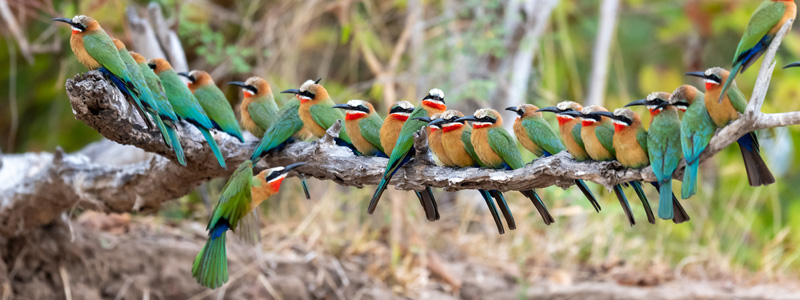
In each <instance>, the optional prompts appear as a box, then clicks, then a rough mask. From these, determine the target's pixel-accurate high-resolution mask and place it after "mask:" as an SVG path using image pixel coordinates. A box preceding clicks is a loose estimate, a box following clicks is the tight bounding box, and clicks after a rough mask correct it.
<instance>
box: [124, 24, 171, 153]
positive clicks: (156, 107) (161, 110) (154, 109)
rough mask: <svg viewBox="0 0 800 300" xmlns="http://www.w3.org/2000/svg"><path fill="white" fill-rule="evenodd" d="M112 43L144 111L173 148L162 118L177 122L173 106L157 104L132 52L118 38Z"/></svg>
mask: <svg viewBox="0 0 800 300" xmlns="http://www.w3.org/2000/svg"><path fill="white" fill-rule="evenodd" d="M111 41H113V42H114V46H115V47H116V48H117V51H118V52H119V56H120V58H121V59H122V62H123V63H125V68H126V69H127V70H128V73H129V74H131V82H132V83H133V86H134V87H135V88H136V90H138V91H139V95H140V97H139V98H140V99H141V104H142V105H143V108H144V110H145V111H146V112H147V113H148V114H149V115H150V117H151V118H152V119H153V121H154V122H155V123H156V125H157V126H158V131H160V132H161V137H162V138H164V142H165V143H166V144H167V145H168V146H170V147H172V145H171V140H170V138H169V133H168V132H167V129H166V126H165V125H164V121H162V120H161V118H162V117H164V118H167V119H169V120H171V121H173V122H177V121H178V116H176V115H175V112H174V111H172V106H171V105H170V106H169V107H164V105H163V104H162V102H157V101H156V100H155V96H154V95H153V92H152V91H151V90H150V87H149V86H148V84H147V80H146V79H145V78H144V74H143V73H142V69H141V68H140V67H139V64H137V63H136V60H135V59H134V58H133V56H131V54H130V52H128V50H127V49H126V48H125V44H124V43H122V41H120V40H119V39H116V38H112V39H111ZM167 104H169V103H167Z"/></svg>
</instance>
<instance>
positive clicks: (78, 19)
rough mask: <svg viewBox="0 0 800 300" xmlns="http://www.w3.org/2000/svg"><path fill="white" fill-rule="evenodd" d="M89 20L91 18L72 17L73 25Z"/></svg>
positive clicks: (82, 16) (83, 16)
mask: <svg viewBox="0 0 800 300" xmlns="http://www.w3.org/2000/svg"><path fill="white" fill-rule="evenodd" d="M87 18H89V17H87V16H85V15H77V16H75V17H72V23H81V22H82V21H83V20H86V19H87Z"/></svg>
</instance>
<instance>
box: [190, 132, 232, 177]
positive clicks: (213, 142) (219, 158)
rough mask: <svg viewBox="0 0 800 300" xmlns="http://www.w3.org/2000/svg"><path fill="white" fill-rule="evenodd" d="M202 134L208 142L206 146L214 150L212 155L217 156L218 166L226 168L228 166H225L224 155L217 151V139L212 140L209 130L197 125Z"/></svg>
mask: <svg viewBox="0 0 800 300" xmlns="http://www.w3.org/2000/svg"><path fill="white" fill-rule="evenodd" d="M197 129H199V130H200V132H201V133H203V136H204V137H205V138H206V142H208V146H209V147H211V151H212V152H214V156H216V157H217V162H218V163H219V166H220V167H222V168H223V169H227V168H228V167H226V166H225V157H224V156H222V152H220V151H219V146H217V141H216V140H214V137H213V136H212V135H211V132H209V131H208V129H205V128H202V127H197Z"/></svg>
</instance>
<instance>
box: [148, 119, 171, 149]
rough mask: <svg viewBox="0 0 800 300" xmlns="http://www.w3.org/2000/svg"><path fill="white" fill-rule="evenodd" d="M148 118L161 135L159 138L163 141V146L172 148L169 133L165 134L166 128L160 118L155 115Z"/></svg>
mask: <svg viewBox="0 0 800 300" xmlns="http://www.w3.org/2000/svg"><path fill="white" fill-rule="evenodd" d="M150 117H151V118H153V120H154V121H155V122H156V127H157V128H158V131H159V132H160V133H161V138H162V139H164V144H166V145H167V147H170V148H172V140H171V139H170V137H169V133H168V132H167V128H166V126H164V121H162V120H161V118H159V117H158V115H157V114H155V113H151V114H150Z"/></svg>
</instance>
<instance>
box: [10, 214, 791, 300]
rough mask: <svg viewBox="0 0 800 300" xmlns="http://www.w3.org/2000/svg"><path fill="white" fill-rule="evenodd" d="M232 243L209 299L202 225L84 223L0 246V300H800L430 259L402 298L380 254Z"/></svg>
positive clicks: (620, 275)
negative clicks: (222, 279)
mask: <svg viewBox="0 0 800 300" xmlns="http://www.w3.org/2000/svg"><path fill="white" fill-rule="evenodd" d="M231 240H233V241H234V242H231V243H230V244H229V263H230V266H229V270H230V272H231V274H230V282H229V283H228V284H227V285H226V286H224V287H223V288H220V289H218V290H208V289H205V288H203V287H201V286H200V285H198V284H197V283H196V282H195V281H194V279H193V278H192V277H191V275H190V268H191V262H192V260H193V258H194V256H195V255H196V254H197V251H198V250H199V249H200V248H201V247H202V245H203V243H204V242H205V233H204V227H203V226H202V225H200V224H197V223H185V224H163V223H159V222H158V221H155V219H154V218H136V219H134V220H132V219H131V217H130V216H129V215H127V214H124V215H104V214H97V213H84V214H83V215H81V216H80V217H79V218H78V219H77V220H76V221H72V222H70V223H68V224H67V223H60V224H54V225H51V226H48V227H45V228H42V229H41V230H36V231H34V232H31V233H30V234H28V235H26V236H24V237H21V238H15V239H9V240H0V251H2V253H1V254H2V261H0V296H2V297H1V298H0V299H87V300H92V299H395V298H399V299H402V298H418V299H489V298H491V299H521V298H529V299H800V290H798V289H797V288H796V287H792V286H796V285H794V284H793V283H791V282H784V283H781V284H775V283H770V284H766V283H758V282H748V281H747V280H740V279H736V280H734V279H730V280H715V281H704V280H696V279H694V278H689V277H687V278H683V277H681V278H673V277H672V276H669V275H664V274H673V272H671V271H670V270H664V272H656V274H655V275H654V274H652V273H649V274H638V273H635V272H631V271H630V270H628V269H627V268H625V267H624V266H622V265H614V266H597V267H582V268H581V270H580V271H577V272H575V273H569V272H564V271H555V272H552V274H550V275H549V277H548V278H547V279H546V280H542V281H540V282H537V283H535V284H527V283H523V282H520V281H519V280H518V279H517V278H515V277H514V276H512V275H510V274H509V273H508V272H504V271H503V270H496V269H491V268H488V267H485V266H481V265H479V264H476V263H472V262H468V261H458V260H453V259H449V258H448V257H439V256H438V255H437V254H430V253H429V254H428V255H426V256H425V257H424V259H423V258H421V259H420V261H418V262H410V264H420V263H423V264H424V265H426V267H425V268H422V269H424V271H423V272H417V273H413V272H412V273H409V274H408V276H409V277H410V278H412V279H413V280H416V283H415V284H410V286H411V288H408V289H401V288H398V287H397V286H396V285H392V284H387V283H385V282H381V281H379V280H378V279H376V276H375V274H379V273H381V272H385V271H386V270H379V268H381V267H377V268H378V269H376V267H375V266H374V265H373V264H372V262H373V259H374V255H383V254H385V255H389V252H388V251H385V250H384V251H377V252H376V251H365V252H364V253H360V254H346V255H344V254H343V255H342V257H333V256H329V255H320V254H318V253H317V252H315V251H313V250H308V249H306V247H305V246H304V245H303V244H302V243H291V244H279V245H274V247H271V248H274V249H282V250H281V251H279V252H272V251H271V249H266V248H267V247H264V249H258V247H257V246H252V245H246V244H244V243H241V242H236V241H235V239H231ZM231 240H229V242H230V241H231ZM375 253H378V254H375ZM381 253H383V254H381Z"/></svg>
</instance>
